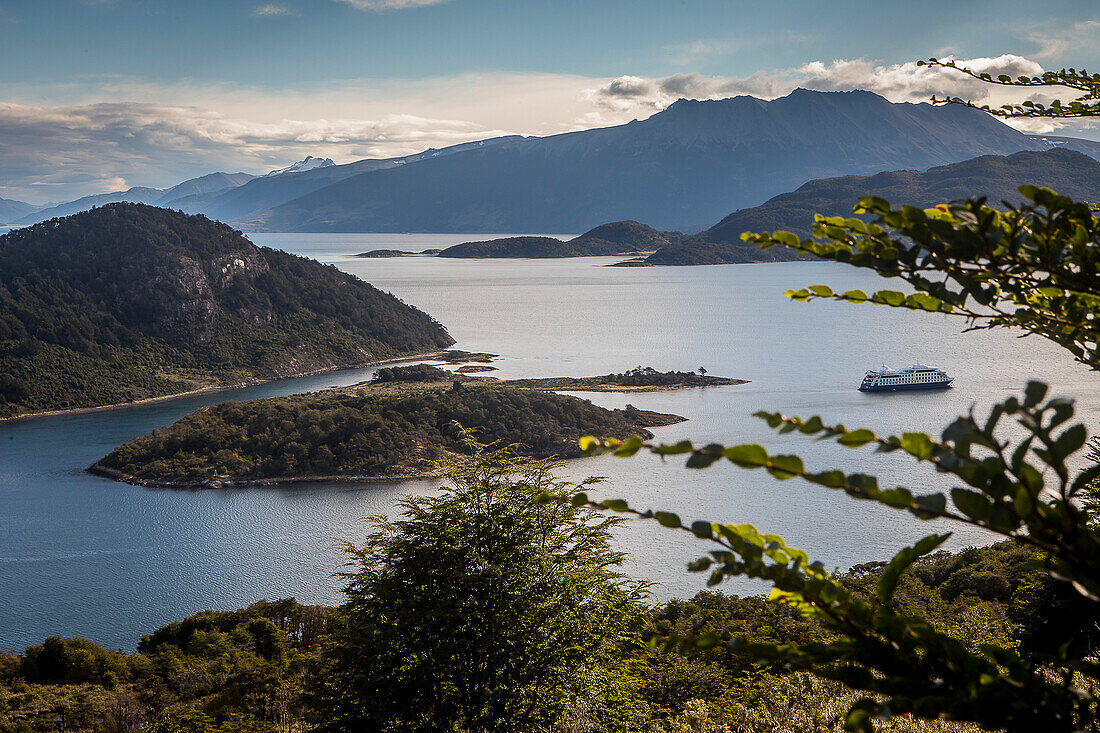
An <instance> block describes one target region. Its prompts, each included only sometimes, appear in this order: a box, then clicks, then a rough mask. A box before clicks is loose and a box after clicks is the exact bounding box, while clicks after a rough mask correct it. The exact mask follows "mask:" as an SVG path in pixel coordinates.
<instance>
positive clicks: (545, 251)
mask: <svg viewBox="0 0 1100 733" xmlns="http://www.w3.org/2000/svg"><path fill="white" fill-rule="evenodd" d="M683 238H684V235H683V234H681V233H680V232H661V231H658V230H656V229H653V228H652V227H648V226H646V225H645V224H640V223H638V222H636V221H617V222H612V223H610V224H601V225H600V226H598V227H596V228H594V229H590V230H588V231H587V232H585V233H584V234H581V235H580V236H578V237H574V238H573V239H569V240H562V239H558V238H557V237H537V236H524V237H505V238H503V239H491V240H488V241H484V242H463V243H462V244H456V245H454V246H453V247H448V248H447V249H445V250H443V251H442V252H440V254H439V256H440V257H463V258H494V257H523V258H532V259H546V258H554V257H607V256H626V255H647V254H650V253H653V252H656V251H657V250H659V249H661V248H662V247H669V246H672V245H676V244H679V243H680V242H681V241H682V240H683Z"/></svg>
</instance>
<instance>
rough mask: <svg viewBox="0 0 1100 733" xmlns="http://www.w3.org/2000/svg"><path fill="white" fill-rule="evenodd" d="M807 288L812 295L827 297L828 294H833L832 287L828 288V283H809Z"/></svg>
mask: <svg viewBox="0 0 1100 733" xmlns="http://www.w3.org/2000/svg"><path fill="white" fill-rule="evenodd" d="M809 290H810V292H811V293H813V294H814V295H817V296H820V297H822V298H828V297H829V296H830V295H832V294H833V289H832V288H830V287H829V286H828V285H811V286H810V288H809Z"/></svg>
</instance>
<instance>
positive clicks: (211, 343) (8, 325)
mask: <svg viewBox="0 0 1100 733" xmlns="http://www.w3.org/2000/svg"><path fill="white" fill-rule="evenodd" d="M452 343H454V340H453V339H452V338H451V337H450V336H448V334H447V331H446V329H444V328H443V326H441V325H440V324H439V323H437V322H436V321H434V320H433V319H432V318H431V317H430V316H429V315H427V314H426V313H423V312H422V311H419V310H417V309H416V308H413V307H412V306H409V305H406V304H405V303H403V302H401V301H400V300H398V299H397V298H396V297H394V296H392V295H390V294H388V293H383V292H381V291H379V290H377V289H375V288H373V287H371V286H370V285H368V284H367V283H365V282H363V281H362V280H359V279H358V278H356V277H354V276H352V275H348V274H346V273H343V272H340V271H339V270H337V269H336V268H335V267H332V266H326V265H322V264H320V263H318V262H316V261H314V260H310V259H306V258H304V257H297V256H294V255H290V254H287V253H285V252H281V251H279V250H274V249H269V248H267V247H257V246H256V245H254V244H252V243H251V242H249V241H248V240H247V239H245V238H244V237H242V236H241V235H240V233H239V232H236V231H234V230H233V229H232V228H231V227H229V226H227V225H225V224H221V223H218V222H213V221H211V220H209V219H207V218H206V217H204V216H188V215H186V214H183V213H180V212H177V211H170V210H167V209H159V208H155V207H152V206H147V205H144V204H127V203H116V204H109V205H107V206H101V207H99V208H96V209H93V210H91V211H86V212H82V213H80V214H75V215H73V216H70V217H66V218H62V219H53V220H50V221H49V222H45V223H42V224H38V225H35V226H31V227H26V228H23V229H16V230H14V231H12V232H9V233H8V234H5V235H3V236H0V417H7V416H11V415H16V414H22V413H27V412H40V411H43V410H55V409H64V408H80V407H94V406H98V405H105V404H116V403H125V402H131V401H133V400H137V399H143V398H149V397H158V396H163V395H171V394H179V393H181V392H186V391H189V390H193V389H196V388H204V387H214V386H224V385H228V384H239V383H242V382H248V381H252V380H257V379H269V378H275V377H287V376H293V375H298V374H304V373H310V372H314V371H318V370H324V369H331V368H336V367H341V366H352V365H357V364H362V363H366V362H371V361H376V360H379V359H386V358H391V357H397V356H407V355H412V354H418V353H423V352H432V351H436V350H438V349H440V348H443V347H445V346H449V345H451V344H452Z"/></svg>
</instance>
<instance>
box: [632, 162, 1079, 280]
mask: <svg viewBox="0 0 1100 733" xmlns="http://www.w3.org/2000/svg"><path fill="white" fill-rule="evenodd" d="M1025 184H1028V185H1038V186H1047V187H1049V188H1053V189H1054V190H1055V191H1057V192H1059V193H1061V194H1063V195H1066V196H1070V197H1072V198H1076V199H1078V200H1087V201H1094V200H1098V199H1100V162H1098V161H1097V160H1096V159H1094V158H1091V157H1089V156H1087V155H1084V154H1082V153H1078V152H1076V151H1074V150H1069V149H1065V148H1055V149H1053V150H1046V151H1024V152H1019V153H1014V154H1012V155H1008V156H999V155H983V156H980V157H977V158H973V159H971V160H967V161H963V162H961V163H953V164H951V165H945V166H938V167H935V168H930V169H928V170H926V171H889V172H886V173H877V174H875V175H873V176H842V177H838V178H825V179H821V180H816V181H810V182H808V183H806V184H804V185H802V186H800V187H799V188H798V189H796V190H795V191H791V192H789V193H784V194H780V195H779V196H775V197H773V198H771V199H769V200H768V201H767V202H765V203H763V204H761V205H760V206H754V207H751V208H747V209H741V210H739V211H735V212H733V213H732V214H730V215H729V216H727V217H725V218H724V219H722V220H721V221H720V222H718V223H717V224H715V225H714V226H712V227H710V228H709V229H707V230H705V231H703V232H700V233H699V234H697V235H695V236H693V237H689V238H686V239H685V240H684V241H683V242H682V243H681V244H680V245H678V246H672V247H668V248H665V249H661V250H658V251H657V252H655V253H653V254H652V255H650V256H649V257H648V258H646V263H647V264H652V265H709V264H723V263H734V262H758V261H766V260H769V259H775V258H777V257H778V258H780V259H790V258H792V255H791V253H790V252H789V251H788V250H785V249H784V248H782V247H773V248H772V249H769V250H764V251H762V250H760V249H758V248H757V247H755V246H754V245H750V244H747V243H745V242H743V241H742V240H741V233H742V232H766V231H776V230H785V231H792V232H795V233H797V234H798V235H800V236H803V237H805V236H809V233H810V227H811V225H812V224H813V218H814V214H823V215H825V216H851V215H852V207H853V206H854V205H855V204H856V202H857V201H858V200H859V198H860V197H861V196H879V197H881V198H884V199H886V200H887V201H890V202H891V203H895V204H910V205H913V206H919V207H922V208H929V207H932V206H935V205H937V204H943V203H949V202H951V201H955V200H959V199H966V198H978V197H983V196H984V197H986V198H988V199H989V203H990V205H992V206H1000V205H1001V202H1002V201H1007V202H1009V203H1010V204H1016V203H1020V201H1021V200H1022V197H1021V196H1020V193H1019V191H1018V190H1017V189H1018V188H1019V187H1020V186H1023V185H1025Z"/></svg>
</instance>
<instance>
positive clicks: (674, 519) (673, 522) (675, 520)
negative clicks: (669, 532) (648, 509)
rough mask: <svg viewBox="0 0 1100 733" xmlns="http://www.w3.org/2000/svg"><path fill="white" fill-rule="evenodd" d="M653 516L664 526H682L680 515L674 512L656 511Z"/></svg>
mask: <svg viewBox="0 0 1100 733" xmlns="http://www.w3.org/2000/svg"><path fill="white" fill-rule="evenodd" d="M653 518H654V519H656V520H657V523H658V524H660V525H661V526H662V527H669V528H670V529H673V528H674V529H679V528H680V517H679V515H677V514H673V513H672V512H654V513H653Z"/></svg>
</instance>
